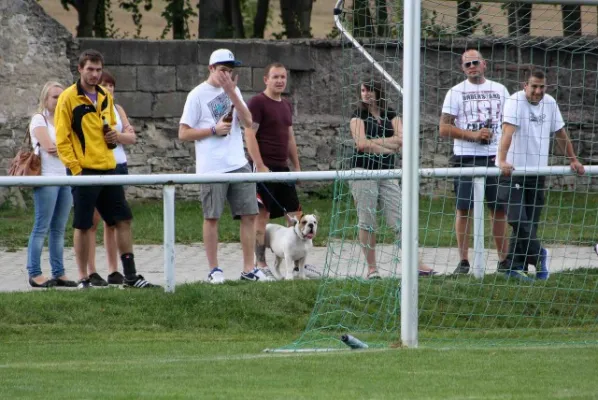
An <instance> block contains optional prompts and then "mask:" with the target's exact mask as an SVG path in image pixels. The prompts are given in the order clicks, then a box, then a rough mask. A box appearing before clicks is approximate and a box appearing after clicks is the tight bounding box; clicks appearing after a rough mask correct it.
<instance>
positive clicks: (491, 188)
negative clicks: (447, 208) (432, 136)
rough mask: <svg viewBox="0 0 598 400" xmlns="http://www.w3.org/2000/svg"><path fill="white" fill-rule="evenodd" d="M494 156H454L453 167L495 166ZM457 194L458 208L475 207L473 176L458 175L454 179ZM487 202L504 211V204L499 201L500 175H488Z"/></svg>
mask: <svg viewBox="0 0 598 400" xmlns="http://www.w3.org/2000/svg"><path fill="white" fill-rule="evenodd" d="M494 161H495V157H494V156H489V157H485V156H453V157H451V167H453V168H470V167H495V164H494ZM454 190H455V195H456V196H457V210H471V209H472V208H473V177H471V176H457V177H455V181H454ZM485 192H486V193H485V197H486V204H487V205H488V207H489V208H490V209H491V210H497V211H504V209H505V208H504V205H503V204H500V203H498V202H497V197H498V177H496V176H488V177H486V190H485Z"/></svg>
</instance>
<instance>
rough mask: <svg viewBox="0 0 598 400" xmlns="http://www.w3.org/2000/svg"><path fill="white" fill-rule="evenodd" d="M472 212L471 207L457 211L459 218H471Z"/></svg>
mask: <svg viewBox="0 0 598 400" xmlns="http://www.w3.org/2000/svg"><path fill="white" fill-rule="evenodd" d="M470 214H471V209H466V210H459V209H457V212H456V215H457V218H469V216H470Z"/></svg>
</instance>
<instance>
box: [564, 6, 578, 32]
mask: <svg viewBox="0 0 598 400" xmlns="http://www.w3.org/2000/svg"><path fill="white" fill-rule="evenodd" d="M561 11H562V13H563V36H581V6H574V5H564V4H563V5H561Z"/></svg>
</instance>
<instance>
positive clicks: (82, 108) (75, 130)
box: [54, 81, 116, 175]
mask: <svg viewBox="0 0 598 400" xmlns="http://www.w3.org/2000/svg"><path fill="white" fill-rule="evenodd" d="M96 92H97V94H98V99H97V103H96V104H97V106H95V105H94V104H93V103H92V102H91V100H90V99H89V98H88V97H87V96H86V95H85V91H84V90H83V87H82V86H81V81H77V83H75V84H73V85H71V86H70V87H68V88H67V89H66V90H65V91H64V92H62V94H61V95H60V97H59V98H58V104H57V106H56V111H55V113H54V126H55V127H56V148H57V150H58V157H60V160H61V161H62V163H63V164H64V165H65V166H66V167H67V168H68V169H70V170H71V173H72V174H73V175H79V174H80V173H81V170H82V169H83V168H85V169H95V170H100V171H106V170H110V169H114V168H115V167H116V161H115V160H114V154H113V152H112V150H110V149H109V148H108V146H107V144H106V141H105V140H104V131H103V129H102V117H104V118H106V121H108V123H109V124H110V125H111V126H112V127H114V126H115V125H116V115H115V114H114V100H113V99H112V96H111V95H110V93H108V92H107V91H106V90H105V89H104V88H102V87H101V86H96Z"/></svg>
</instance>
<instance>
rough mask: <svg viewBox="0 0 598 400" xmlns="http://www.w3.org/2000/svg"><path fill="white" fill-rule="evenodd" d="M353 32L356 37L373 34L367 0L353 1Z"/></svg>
mask: <svg viewBox="0 0 598 400" xmlns="http://www.w3.org/2000/svg"><path fill="white" fill-rule="evenodd" d="M353 34H354V35H355V36H356V37H372V36H374V24H373V22H372V15H371V14H370V7H369V1H368V0H354V1H353Z"/></svg>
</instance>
